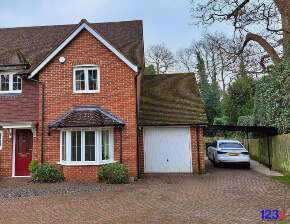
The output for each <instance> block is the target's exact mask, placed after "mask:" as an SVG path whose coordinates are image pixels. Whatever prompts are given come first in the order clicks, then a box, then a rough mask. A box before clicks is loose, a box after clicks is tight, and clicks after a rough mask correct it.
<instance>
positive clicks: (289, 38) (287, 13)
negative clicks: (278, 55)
mask: <svg viewBox="0 0 290 224" xmlns="http://www.w3.org/2000/svg"><path fill="white" fill-rule="evenodd" d="M274 3H275V5H276V7H277V8H278V10H279V12H280V14H281V20H282V30H283V51H284V57H288V58H289V56H290V55H289V54H290V52H289V51H290V50H289V48H290V46H289V45H290V3H289V0H274ZM287 49H288V50H287Z"/></svg>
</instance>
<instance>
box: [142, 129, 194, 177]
mask: <svg viewBox="0 0 290 224" xmlns="http://www.w3.org/2000/svg"><path fill="white" fill-rule="evenodd" d="M190 145H191V144H190V129H189V128H187V127H181V128H178V127H176V128H174V127H173V128H172V127H170V128H168V127H166V128H165V127H150V128H149V127H148V128H144V166H145V167H144V169H145V170H144V171H145V173H190V172H192V162H191V159H192V156H191V155H192V154H191V149H190V148H191V147H190Z"/></svg>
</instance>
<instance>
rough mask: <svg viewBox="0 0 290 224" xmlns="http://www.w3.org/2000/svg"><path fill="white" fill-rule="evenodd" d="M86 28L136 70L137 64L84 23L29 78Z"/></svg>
mask: <svg viewBox="0 0 290 224" xmlns="http://www.w3.org/2000/svg"><path fill="white" fill-rule="evenodd" d="M84 28H85V29H86V30H88V31H89V32H90V33H91V34H92V35H93V36H94V37H96V38H97V39H98V40H99V41H101V42H102V43H103V44H104V45H105V46H106V47H107V48H109V49H110V50H111V51H112V52H113V53H114V54H115V55H117V56H118V57H119V58H120V59H121V60H122V61H123V62H125V63H126V64H127V65H128V66H129V67H130V68H132V69H133V70H134V71H135V72H138V66H137V65H134V64H132V62H130V61H129V60H128V59H127V58H126V57H124V56H123V55H122V54H121V53H120V52H119V51H117V50H116V48H114V47H113V46H112V45H111V44H110V43H109V42H108V41H106V40H105V39H104V38H102V37H101V36H100V35H99V34H98V33H97V32H96V31H94V30H93V29H92V28H91V27H89V26H88V25H87V24H86V23H83V24H82V25H80V26H79V27H78V28H77V29H76V30H75V31H74V32H73V33H72V34H71V35H70V36H69V37H68V38H67V39H66V40H65V41H64V42H63V43H62V44H61V45H60V46H59V47H58V48H57V49H55V50H54V51H53V52H52V53H51V54H50V55H49V56H48V57H47V58H46V59H45V60H44V61H43V62H42V63H41V64H40V65H39V66H38V67H37V68H35V69H34V70H33V71H32V72H31V75H30V76H29V78H32V77H33V76H35V75H36V74H37V72H39V71H40V70H41V69H42V68H43V67H44V66H45V65H46V64H47V63H48V62H49V61H50V60H51V59H52V58H53V57H54V56H55V55H57V54H58V53H59V52H60V51H61V50H62V49H63V48H64V47H65V46H66V45H67V44H68V43H69V42H70V41H71V40H72V39H73V38H74V37H75V36H76V35H78V34H79V33H80V32H81V31H82V30H83V29H84Z"/></svg>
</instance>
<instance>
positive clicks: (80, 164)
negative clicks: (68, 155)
mask: <svg viewBox="0 0 290 224" xmlns="http://www.w3.org/2000/svg"><path fill="white" fill-rule="evenodd" d="M117 162H118V161H106V162H100V163H96V162H94V163H82V162H79V163H65V162H58V163H57V164H59V165H63V166H99V165H104V164H109V163H117Z"/></svg>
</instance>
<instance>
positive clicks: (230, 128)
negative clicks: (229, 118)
mask: <svg viewBox="0 0 290 224" xmlns="http://www.w3.org/2000/svg"><path fill="white" fill-rule="evenodd" d="M204 130H208V131H217V130H220V131H243V132H245V133H246V134H247V141H248V151H250V150H249V147H250V145H249V137H248V134H249V132H259V133H265V134H266V135H267V146H268V160H269V169H270V170H271V169H272V165H271V158H270V145H269V136H271V135H277V134H278V128H276V127H266V126H238V125H207V126H205V127H204Z"/></svg>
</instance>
